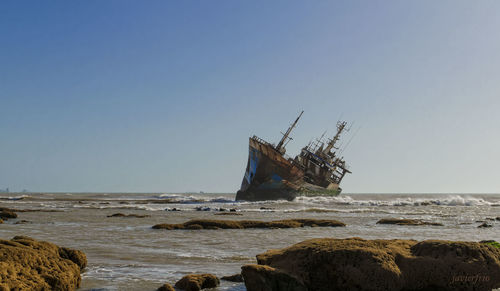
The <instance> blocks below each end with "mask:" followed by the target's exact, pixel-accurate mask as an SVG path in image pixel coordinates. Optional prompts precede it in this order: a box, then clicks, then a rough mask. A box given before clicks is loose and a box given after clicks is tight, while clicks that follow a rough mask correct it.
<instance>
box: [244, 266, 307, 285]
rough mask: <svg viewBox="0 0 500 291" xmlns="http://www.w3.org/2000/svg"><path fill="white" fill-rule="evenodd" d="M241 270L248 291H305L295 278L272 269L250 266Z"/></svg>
mask: <svg viewBox="0 0 500 291" xmlns="http://www.w3.org/2000/svg"><path fill="white" fill-rule="evenodd" d="M241 270H242V274H243V276H244V277H245V286H246V288H247V290H249V291H278V290H279V291H307V288H306V287H305V286H304V285H303V284H302V283H301V282H300V281H299V280H298V279H297V278H295V277H293V276H292V275H290V274H288V273H286V272H283V271H280V270H278V269H275V268H273V267H269V266H265V265H253V264H252V265H246V266H243V267H241Z"/></svg>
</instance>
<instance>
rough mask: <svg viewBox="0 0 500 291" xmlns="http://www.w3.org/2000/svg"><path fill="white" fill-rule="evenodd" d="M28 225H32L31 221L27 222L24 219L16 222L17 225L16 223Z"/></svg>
mask: <svg viewBox="0 0 500 291" xmlns="http://www.w3.org/2000/svg"><path fill="white" fill-rule="evenodd" d="M27 223H31V221H27V220H24V219H22V220H19V221H16V223H14V224H27Z"/></svg>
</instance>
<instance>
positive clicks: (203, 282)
mask: <svg viewBox="0 0 500 291" xmlns="http://www.w3.org/2000/svg"><path fill="white" fill-rule="evenodd" d="M219 284H220V281H219V278H217V277H216V276H215V275H212V274H191V275H186V276H184V277H182V279H180V280H179V281H177V283H175V287H176V288H179V289H182V290H186V291H198V290H201V289H205V288H215V287H217V286H219Z"/></svg>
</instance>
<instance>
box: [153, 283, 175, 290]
mask: <svg viewBox="0 0 500 291" xmlns="http://www.w3.org/2000/svg"><path fill="white" fill-rule="evenodd" d="M156 291H175V289H174V287H172V285H170V284H168V283H165V284H163V285H162V286H161V287H160V288H158V289H156Z"/></svg>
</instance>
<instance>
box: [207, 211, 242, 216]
mask: <svg viewBox="0 0 500 291" xmlns="http://www.w3.org/2000/svg"><path fill="white" fill-rule="evenodd" d="M214 215H236V216H238V215H243V214H241V213H238V212H221V213H214Z"/></svg>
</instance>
